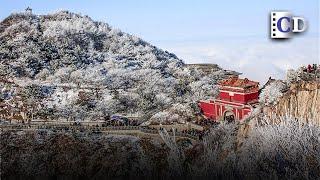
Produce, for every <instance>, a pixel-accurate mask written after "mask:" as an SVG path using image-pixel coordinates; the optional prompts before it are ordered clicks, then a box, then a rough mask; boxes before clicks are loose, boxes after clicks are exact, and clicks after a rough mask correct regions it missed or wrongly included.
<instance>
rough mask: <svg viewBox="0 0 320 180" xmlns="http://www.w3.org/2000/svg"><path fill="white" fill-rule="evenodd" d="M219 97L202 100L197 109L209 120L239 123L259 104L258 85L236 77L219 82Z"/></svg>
mask: <svg viewBox="0 0 320 180" xmlns="http://www.w3.org/2000/svg"><path fill="white" fill-rule="evenodd" d="M219 89H220V93H219V97H218V98H216V99H210V100H202V101H200V102H199V107H200V109H201V112H202V114H203V115H204V116H205V117H206V118H207V119H210V120H213V121H217V122H218V121H222V120H226V121H229V122H232V121H241V120H243V119H244V118H245V117H247V116H248V115H249V114H250V113H251V112H252V110H253V108H254V107H255V105H257V103H258V102H259V83H258V82H255V81H251V80H248V79H247V78H245V79H239V78H238V77H237V76H235V77H231V78H229V79H226V80H223V81H220V82H219Z"/></svg>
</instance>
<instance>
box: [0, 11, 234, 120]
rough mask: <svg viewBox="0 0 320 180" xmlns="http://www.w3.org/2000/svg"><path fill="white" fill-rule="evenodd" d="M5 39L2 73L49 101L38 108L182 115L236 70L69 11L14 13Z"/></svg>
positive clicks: (93, 114)
mask: <svg viewBox="0 0 320 180" xmlns="http://www.w3.org/2000/svg"><path fill="white" fill-rule="evenodd" d="M0 42H1V43H0V62H1V63H0V76H1V78H2V79H14V82H15V83H17V84H18V85H19V86H23V87H24V88H23V89H22V90H20V92H12V93H11V94H19V93H20V94H24V96H23V97H25V98H26V99H29V100H32V102H37V103H38V104H39V107H41V108H40V109H38V110H33V111H36V112H38V111H40V110H41V111H45V112H46V113H44V112H42V114H47V115H48V116H53V115H52V114H54V115H55V116H54V117H55V118H56V115H58V116H59V117H64V118H67V117H68V118H70V117H73V118H72V119H78V118H80V119H90V120H93V119H96V118H97V117H99V116H104V115H106V114H114V113H123V114H143V115H146V114H147V117H148V118H149V117H151V116H153V115H155V114H156V113H158V112H162V111H165V112H164V113H163V112H162V114H166V117H162V116H161V114H158V115H156V116H155V117H160V119H165V120H167V118H169V117H171V118H172V117H175V119H174V120H178V119H180V120H181V116H180V115H182V116H183V115H186V114H188V116H189V115H190V114H191V115H192V114H193V112H194V109H196V108H195V104H196V102H197V100H199V99H202V98H208V97H210V96H215V92H216V91H215V90H216V88H215V87H214V85H215V84H216V82H217V81H218V80H219V79H222V78H225V77H226V76H228V75H230V73H226V72H225V71H224V70H222V69H221V68H215V71H214V72H212V73H209V74H208V73H207V72H206V73H204V72H202V71H201V70H198V69H197V68H190V67H187V66H186V65H185V64H184V62H183V61H182V60H181V59H179V58H178V57H177V56H176V55H174V54H172V53H169V52H167V51H164V50H161V49H159V48H157V47H155V46H153V45H151V44H149V43H147V42H146V41H143V40H142V39H140V38H138V37H135V36H132V35H129V34H127V33H124V32H121V31H120V30H117V29H114V28H112V27H110V26H109V25H108V24H106V23H102V22H96V21H93V20H92V19H91V18H89V17H88V16H81V15H79V14H75V13H71V12H68V11H61V12H57V13H54V14H49V15H34V14H32V13H28V12H26V13H16V14H12V15H10V16H9V17H7V18H6V19H4V20H3V21H2V22H1V23H0ZM35 86H37V87H38V88H35ZM26 87H27V88H26ZM39 87H40V88H39ZM3 91H5V92H6V94H8V91H9V90H8V89H5V90H3ZM43 92H47V94H46V95H44V96H42V97H41V98H38V99H36V100H35V98H36V97H38V96H37V94H39V93H40V94H41V93H43ZM9 94H10V93H9ZM2 96H3V95H2ZM9 99H10V98H9ZM28 102H30V101H28ZM34 107H35V106H33V108H32V109H34ZM176 107H179V108H176ZM181 107H184V108H181ZM192 109H193V110H192ZM49 110H50V113H48V112H47V111H49ZM180 111H181V112H180ZM186 111H188V113H186ZM53 112H55V113H53ZM172 113H173V114H176V116H172ZM76 114H77V115H76ZM168 114H170V115H169V116H167V115H168ZM39 118H41V117H39ZM42 118H43V117H42ZM156 119H157V118H156ZM182 119H186V118H182ZM161 121H162V120H161ZM170 121H172V119H171V120H170Z"/></svg>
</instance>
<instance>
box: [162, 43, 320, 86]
mask: <svg viewBox="0 0 320 180" xmlns="http://www.w3.org/2000/svg"><path fill="white" fill-rule="evenodd" d="M160 47H167V50H169V51H171V52H174V53H175V54H176V55H177V56H178V57H180V58H182V59H183V60H184V61H185V62H186V63H215V64H218V65H220V66H221V67H223V68H225V69H231V70H236V71H239V72H242V73H243V75H242V76H243V77H248V78H250V79H253V80H257V81H260V82H261V83H264V82H265V81H266V80H267V79H268V77H270V76H271V77H273V78H277V79H283V78H285V73H286V71H287V69H290V68H293V69H296V68H298V67H300V66H302V65H307V64H312V63H319V44H318V39H317V38H301V37H294V38H293V39H290V40H287V41H271V40H266V41H258V40H256V39H246V40H241V39H235V40H228V41H225V40H221V41H214V42H213V43H208V42H195V43H194V42H188V43H186V42H184V43H172V44H171V43H168V42H167V43H165V44H163V45H161V46H160Z"/></svg>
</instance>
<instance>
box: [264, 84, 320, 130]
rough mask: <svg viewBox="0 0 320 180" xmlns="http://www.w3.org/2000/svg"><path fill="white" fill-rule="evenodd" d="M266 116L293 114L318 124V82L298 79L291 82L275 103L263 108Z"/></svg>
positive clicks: (319, 93)
mask: <svg viewBox="0 0 320 180" xmlns="http://www.w3.org/2000/svg"><path fill="white" fill-rule="evenodd" d="M263 111H264V113H265V114H267V115H268V116H274V115H276V116H286V115H289V116H293V117H296V118H300V119H303V120H306V121H307V122H314V123H316V124H320V83H319V82H316V81H300V82H295V83H292V84H291V85H290V87H289V89H288V90H287V91H286V92H285V93H284V94H283V96H282V97H280V98H279V100H278V102H277V103H276V104H275V105H272V106H267V107H265V108H263Z"/></svg>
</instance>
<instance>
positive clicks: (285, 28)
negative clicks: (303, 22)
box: [270, 11, 292, 39]
mask: <svg viewBox="0 0 320 180" xmlns="http://www.w3.org/2000/svg"><path fill="white" fill-rule="evenodd" d="M291 17H292V14H291V13H290V12H287V11H272V12H271V14H270V37H271V38H272V39H282V38H290V37H291V36H292V32H291Z"/></svg>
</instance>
